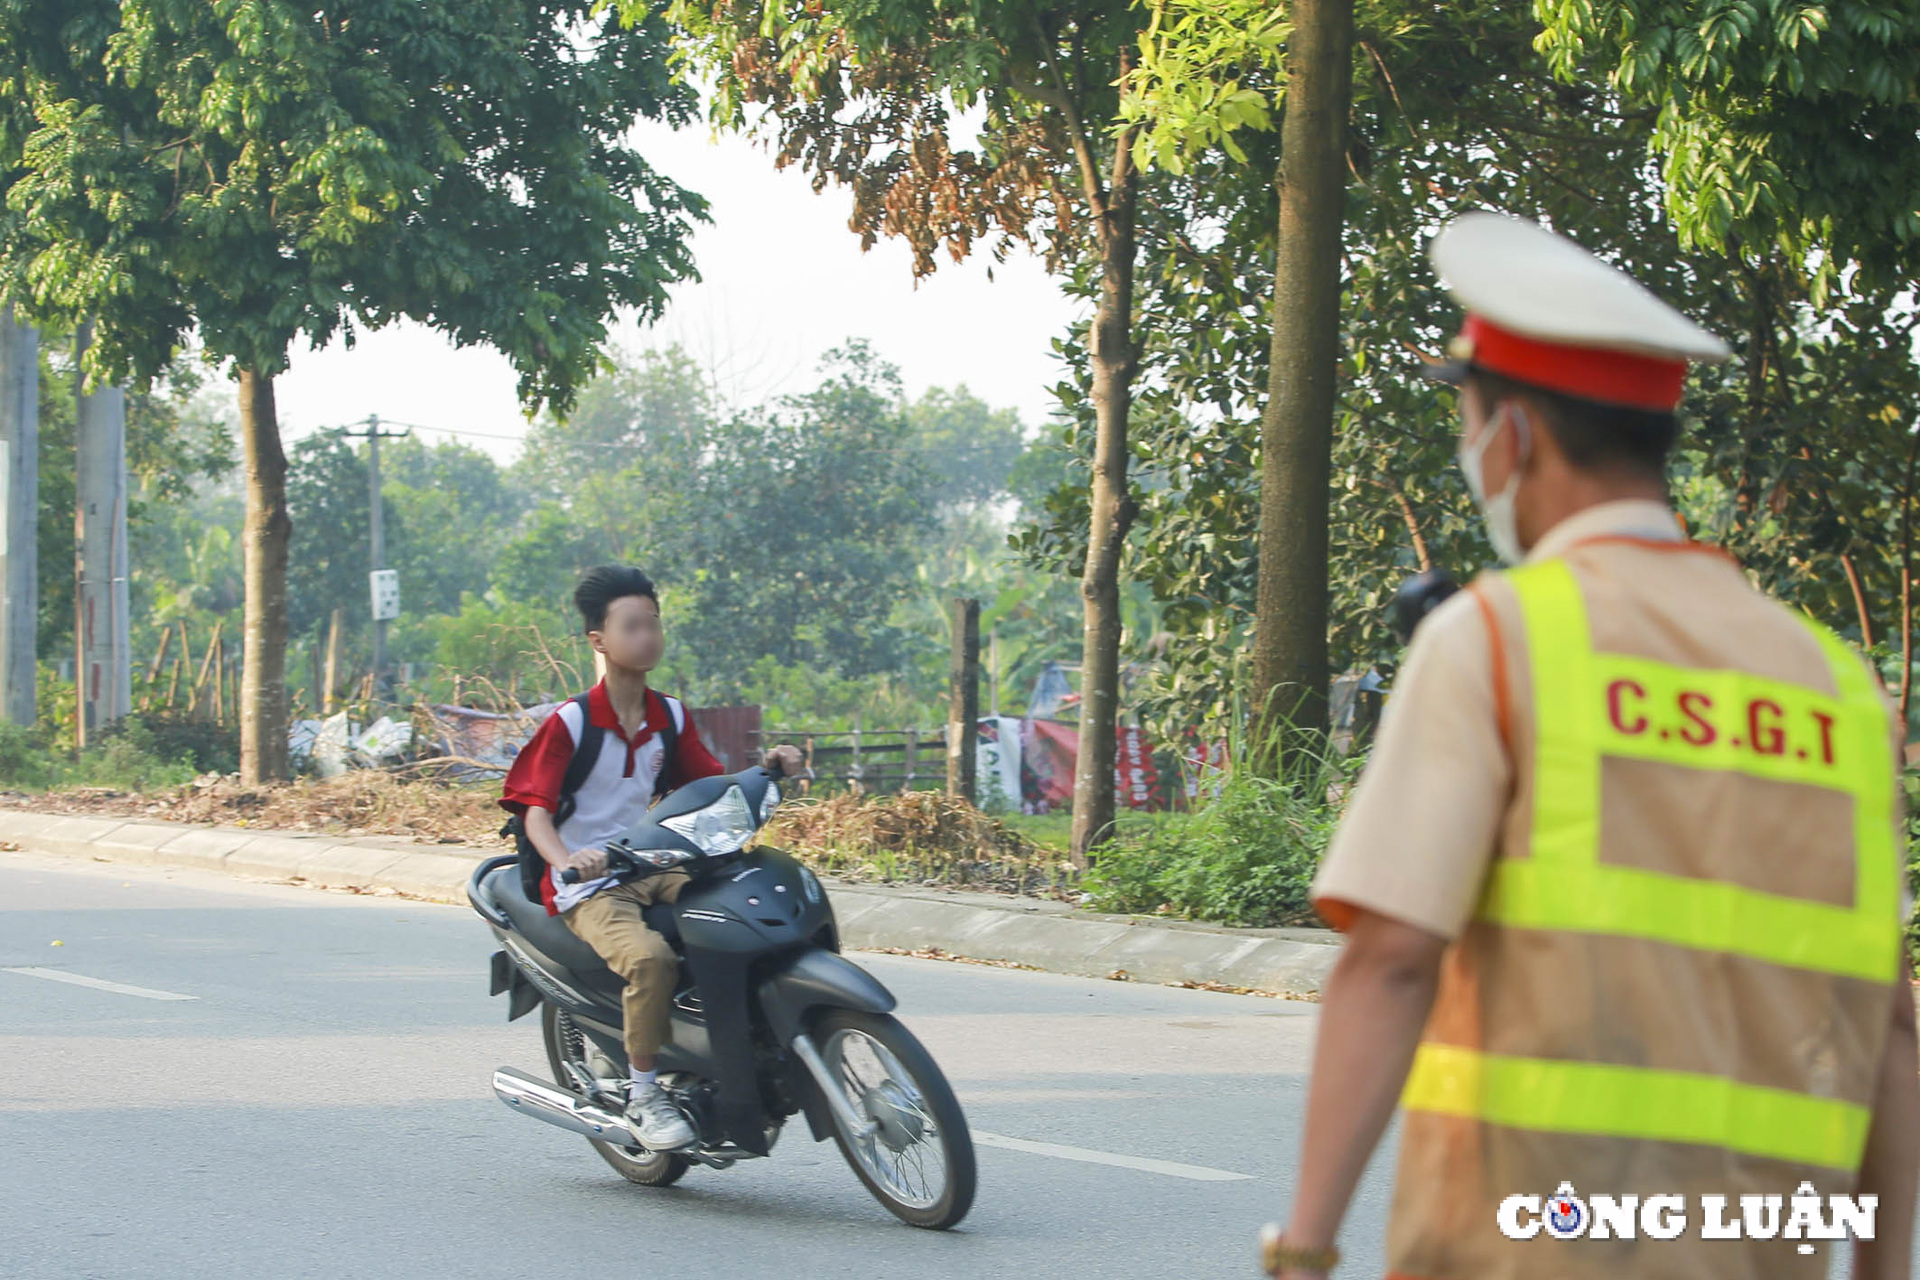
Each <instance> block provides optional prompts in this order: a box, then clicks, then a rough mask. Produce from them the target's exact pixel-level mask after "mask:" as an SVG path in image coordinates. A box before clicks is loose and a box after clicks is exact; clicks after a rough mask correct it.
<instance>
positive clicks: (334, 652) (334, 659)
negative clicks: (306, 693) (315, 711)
mask: <svg viewBox="0 0 1920 1280" xmlns="http://www.w3.org/2000/svg"><path fill="white" fill-rule="evenodd" d="M346 620H347V611H346V610H345V609H335V610H334V611H333V618H332V620H331V621H330V622H329V623H328V624H327V688H326V698H325V700H324V701H323V702H322V704H321V708H320V713H321V715H323V716H330V715H332V714H333V713H334V712H335V711H337V710H338V709H339V700H338V699H337V698H336V696H335V690H337V689H339V687H340V630H341V628H342V627H344V626H345V625H346Z"/></svg>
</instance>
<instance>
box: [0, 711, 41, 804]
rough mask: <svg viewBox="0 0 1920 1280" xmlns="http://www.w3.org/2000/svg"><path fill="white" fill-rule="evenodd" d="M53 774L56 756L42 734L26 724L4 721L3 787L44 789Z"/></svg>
mask: <svg viewBox="0 0 1920 1280" xmlns="http://www.w3.org/2000/svg"><path fill="white" fill-rule="evenodd" d="M53 776H54V767H53V759H52V757H51V756H49V755H48V753H47V748H46V745H45V743H44V742H43V741H42V740H41V737H40V735H39V734H38V733H36V732H35V731H34V730H33V729H31V728H29V727H28V726H26V725H19V724H14V723H13V722H11V721H8V720H0V787H7V788H11V789H13V790H16V791H44V790H46V788H47V786H48V785H49V784H50V783H51V782H52V781H53Z"/></svg>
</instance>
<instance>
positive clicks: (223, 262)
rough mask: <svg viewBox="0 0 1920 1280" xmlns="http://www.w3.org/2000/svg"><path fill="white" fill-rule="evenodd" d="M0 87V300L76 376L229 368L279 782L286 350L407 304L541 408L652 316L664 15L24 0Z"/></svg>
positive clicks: (414, 5) (540, 7) (556, 8)
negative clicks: (84, 345)
mask: <svg viewBox="0 0 1920 1280" xmlns="http://www.w3.org/2000/svg"><path fill="white" fill-rule="evenodd" d="M0 94H4V96H5V100H6V102H7V104H8V106H9V107H10V108H11V116H10V120H11V122H12V124H13V126H14V127H13V128H11V129H9V130H7V131H5V132H4V134H0V152H3V154H0V160H4V162H5V166H6V170H7V172H8V174H9V181H8V186H7V192H6V195H7V200H6V207H7V210H8V214H7V218H6V221H5V225H4V229H3V230H4V234H3V235H0V247H4V249H5V251H6V257H5V266H6V272H7V280H6V286H7V289H8V291H9V292H10V294H11V295H12V296H14V297H15V298H17V299H19V300H20V301H21V302H22V304H23V305H24V307H25V309H26V310H27V311H29V312H30V313H31V316H32V317H33V318H36V319H38V320H40V321H42V322H45V321H47V320H49V319H52V320H55V321H68V322H71V321H73V320H77V319H78V318H80V317H83V316H84V317H91V318H92V319H93V321H94V324H95V341H94V344H93V345H92V346H91V347H89V349H88V352H87V357H86V359H87V365H88V371H89V373H90V374H91V375H92V376H95V377H99V378H106V379H112V380H122V379H130V380H134V381H140V380H143V379H145V378H148V377H151V376H152V375H153V374H154V373H156V372H157V371H158V370H160V369H161V368H163V367H164V366H165V365H166V363H167V362H168V360H170V359H171V358H172V355H173V352H174V351H175V349H176V348H177V347H178V346H179V345H180V343H181V341H182V339H183V337H184V335H185V334H186V333H187V332H188V331H189V330H190V329H191V330H192V331H193V332H194V333H195V334H196V335H197V337H198V339H199V341H200V342H202V343H203V344H204V345H205V348H206V351H207V353H208V355H209V356H211V357H212V358H214V359H216V360H221V361H230V362H231V364H232V368H233V370H234V375H235V378H236V380H237V382H238V385H239V407H240V435H241V442H242V447H243V453H244V457H245V470H246V476H247V482H248V491H247V492H248V515H247V524H246V545H247V554H246V574H247V582H246V588H247V591H246V622H245V657H244V662H245V668H244V672H245V674H244V684H243V688H242V703H243V715H242V725H241V738H242V749H241V772H242V776H243V777H245V778H247V779H248V780H250V781H255V780H261V779H270V778H278V777H284V776H285V774H286V731H285V729H286V708H287V689H286V679H285V656H286V655H285V645H286V636H287V599H286V570H287V555H288V539H289V535H290V522H289V519H288V516H287V510H286V492H285V477H286V457H285V454H284V452H283V450H282V448H281V444H280V436H279V429H278V423H277V419H276V416H275V411H274V401H273V378H274V376H275V375H276V374H277V373H279V372H280V371H281V370H283V369H284V368H285V367H286V363H287V352H288V348H289V346H290V344H291V343H292V342H293V340H294V339H295V338H297V337H303V338H306V339H307V340H309V341H312V342H314V343H324V342H326V341H328V340H329V339H331V338H332V337H334V336H335V335H336V334H340V333H342V332H344V333H345V334H346V335H347V336H348V337H349V338H351V336H352V335H353V334H354V333H355V332H356V331H357V329H359V328H361V327H369V328H374V327H379V326H381V325H383V324H386V323H388V322H390V321H392V320H394V319H397V318H400V317H402V316H405V317H409V318H412V319H414V320H417V321H420V322H423V323H426V324H429V325H431V326H433V327H435V328H437V329H440V330H442V331H443V332H445V333H447V334H448V335H449V336H450V337H451V338H452V339H453V340H454V341H455V342H456V343H459V344H462V345H464V344H467V343H475V342H484V343H489V344H491V345H494V346H496V347H498V348H499V349H500V350H501V351H502V352H503V353H505V354H506V355H507V357H508V358H509V359H510V360H511V361H512V362H513V364H514V366H515V368H516V370H517V371H518V372H519V375H520V394H521V396H522V397H523V398H524V399H525V400H526V401H527V402H528V403H529V404H534V405H537V404H539V403H541V402H543V401H547V400H552V401H554V402H556V403H560V404H564V403H565V402H566V401H567V400H568V399H569V398H570V397H571V396H572V395H573V393H574V391H575V389H576V388H577V387H578V385H579V384H580V383H582V382H583V381H585V380H586V378H587V376H588V375H589V374H590V373H591V372H592V370H593V369H594V368H595V366H596V362H597V361H598V359H599V352H600V349H601V346H602V344H603V342H604V340H605V336H606V328H605V325H606V320H607V317H608V316H609V314H610V313H611V312H612V311H613V310H614V309H615V308H618V307H630V308H635V309H637V310H638V311H640V312H641V313H642V314H643V315H650V314H653V313H655V312H657V311H658V309H659V308H660V307H661V305H662V304H663V302H664V300H665V285H666V283H667V282H669V281H671V280H674V279H678V278H682V277H685V276H687V275H689V274H691V264H690V262H689V260H688V257H687V253H686V249H685V244H684V240H685V234H686V230H687V221H688V219H689V217H691V216H697V215H698V214H699V213H700V212H701V206H700V203H699V201H698V200H697V198H695V197H692V196H690V195H689V194H688V193H686V192H685V191H683V190H681V189H680V188H679V187H678V186H676V185H675V184H673V183H672V182H670V181H667V180H666V179H664V178H662V177H661V176H660V175H658V174H656V173H655V172H654V171H653V170H652V169H651V168H650V167H649V166H648V165H647V164H646V163H645V161H644V160H643V159H642V158H641V157H640V156H639V155H638V154H637V153H635V152H634V151H633V150H632V149H631V148H630V147H629V146H628V145H627V143H626V138H627V136H628V134H629V131H630V130H631V128H632V125H633V123H634V121H635V119H636V118H637V117H639V116H642V115H647V116H655V117H664V118H668V119H675V120H677V119H682V118H684V117H685V115H686V113H687V111H688V109H689V105H690V95H689V93H688V92H687V91H686V90H685V89H682V88H678V87H675V86H674V85H673V83H672V82H671V80H670V78H669V75H668V72H667V67H666V64H665V42H664V29H663V27H662V26H661V25H660V24H659V23H657V22H642V23H639V24H636V25H635V26H633V27H631V28H627V29H623V28H622V27H621V26H620V25H619V24H618V23H617V22H615V21H614V20H613V19H612V18H611V17H610V16H601V15H599V13H598V9H597V6H596V5H594V4H592V3H589V2H588V0H573V2H566V0H563V2H562V3H559V4H546V3H533V2H532V0H463V2H461V3H453V2H452V0H424V2H423V0H371V2H370V3H356V4H353V5H338V4H319V5H312V4H309V5H304V6H302V5H295V4H292V3H290V2H288V0H218V2H216V3H206V2H204V0H140V2H139V3H128V4H122V3H120V2H119V0H23V3H19V4H15V5H13V6H10V7H9V8H7V10H6V11H5V12H4V13H3V14H0ZM29 114H30V116H31V123H28V122H27V121H28V115H29Z"/></svg>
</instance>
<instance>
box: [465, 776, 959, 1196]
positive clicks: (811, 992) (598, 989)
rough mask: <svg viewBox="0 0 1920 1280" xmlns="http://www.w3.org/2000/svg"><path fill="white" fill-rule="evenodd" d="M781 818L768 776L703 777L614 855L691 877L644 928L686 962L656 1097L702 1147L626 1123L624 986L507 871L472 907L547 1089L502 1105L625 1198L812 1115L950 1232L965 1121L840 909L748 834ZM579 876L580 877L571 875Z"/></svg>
mask: <svg viewBox="0 0 1920 1280" xmlns="http://www.w3.org/2000/svg"><path fill="white" fill-rule="evenodd" d="M779 803H780V788H779V785H778V783H777V782H776V780H775V776H774V775H773V774H771V773H769V772H768V771H767V770H765V769H758V768H755V769H746V770H743V771H742V772H740V773H737V774H732V775H723V776H720V777H713V778H703V779H701V780H699V781H697V782H693V783H690V784H688V785H687V786H684V787H681V788H680V789H679V790H677V791H675V792H674V793H673V794H672V795H670V796H668V797H667V798H666V799H665V800H662V801H661V802H660V803H659V804H657V805H655V806H654V808H653V809H652V810H651V811H650V812H649V813H648V814H647V816H646V818H645V820H644V821H642V822H640V823H639V824H637V825H635V826H634V827H632V828H630V829H628V830H627V831H626V832H625V833H623V834H622V835H621V836H620V837H619V839H617V840H615V841H614V842H613V843H612V844H611V845H610V846H609V849H608V871H609V874H612V875H614V876H616V877H617V878H619V879H621V880H623V881H625V880H632V879H637V878H639V877H642V876H647V875H656V874H658V873H660V872H661V871H664V870H667V869H668V868H671V867H680V868H683V869H685V870H686V871H687V872H688V873H689V874H690V875H691V876H692V877H693V878H692V881H691V882H690V883H689V884H687V885H686V886H685V888H684V889H683V890H682V891H681V893H680V897H679V900H678V901H677V902H674V903H671V904H669V903H656V904H655V905H653V906H651V907H649V908H647V910H646V912H645V918H646V921H647V924H648V925H649V926H650V927H652V928H653V929H655V930H656V931H658V932H659V933H660V934H661V935H662V936H663V937H665V938H666V939H667V940H668V942H670V943H671V944H672V946H673V949H674V951H675V952H676V953H677V954H678V955H679V957H680V977H679V981H678V984H677V988H676V990H675V993H674V998H673V1014H672V1025H671V1031H670V1033H669V1036H668V1042H667V1044H666V1045H665V1046H664V1047H663V1048H662V1050H661V1052H660V1077H659V1078H660V1084H661V1086H662V1087H663V1088H664V1089H665V1090H666V1092H667V1095H668V1096H669V1097H670V1098H672V1100H673V1101H674V1103H675V1104H676V1105H677V1106H678V1107H679V1108H680V1109H681V1111H682V1112H684V1113H685V1115H686V1117H687V1120H688V1122H689V1123H690V1124H691V1125H692V1126H693V1130H694V1133H695V1134H696V1139H695V1141H694V1143H693V1144H692V1145H691V1146H689V1147H686V1148H684V1149H682V1150H677V1151H650V1150H648V1149H646V1148H645V1147H643V1146H641V1145H640V1143H639V1141H638V1140H637V1139H636V1138H635V1137H634V1135H633V1134H632V1133H631V1132H630V1131H629V1130H628V1128H627V1124H626V1121H625V1119H624V1118H623V1115H622V1111H623V1109H624V1107H625V1099H626V1084H627V1079H628V1071H627V1058H626V1050H625V1049H624V1047H623V1046H622V1042H621V1022H622V1017H621V1010H620V994H621V990H622V988H623V987H624V985H625V984H624V982H623V980H622V979H621V978H620V977H619V976H618V975H616V974H614V973H613V972H612V971H611V970H609V969H608V968H607V967H606V965H605V964H603V963H602V962H601V960H600V957H599V955H598V954H596V953H595V952H594V950H593V949H592V948H591V947H589V946H588V945H587V944H586V943H585V942H583V941H581V940H580V939H579V938H578V937H577V936H575V935H574V933H573V931H572V930H571V929H569V928H568V927H567V926H566V924H565V923H564V922H562V921H561V920H560V919H559V918H558V917H554V916H549V915H548V914H547V912H546V908H545V907H544V906H542V905H541V904H540V903H538V902H530V901H528V899H527V897H526V895H525V893H524V892H523V891H522V888H521V883H520V875H519V870H518V868H517V866H516V865H515V858H514V857H513V856H512V855H508V856H506V857H501V858H493V859H490V860H488V861H486V862H483V863H481V864H480V866H479V867H478V868H477V869H476V870H475V871H474V873H473V878H472V880H471V881H470V882H469V883H468V886H467V897H468V899H469V901H471V902H472V904H473V909H474V910H475V911H477V912H479V913H480V916H481V918H483V919H484V920H485V921H486V922H487V925H488V927H490V928H491V929H492V930H493V933H494V936H495V937H496V938H497V939H498V940H499V942H500V946H501V948H502V949H501V950H499V951H497V952H495V953H494V956H493V994H494V995H500V994H503V993H504V994H505V995H506V997H507V1017H508V1019H509V1020H512V1019H515V1018H519V1017H522V1016H523V1015H525V1014H527V1013H530V1012H531V1011H532V1010H533V1009H534V1008H535V1007H539V1008H540V1009H541V1029H542V1031H543V1032H544V1034H545V1037H546V1044H547V1063H548V1066H549V1068H550V1070H551V1072H552V1075H553V1083H552V1084H549V1083H547V1082H546V1081H544V1080H539V1079H535V1078H534V1077H532V1076H529V1075H526V1074H524V1073H522V1072H519V1071H515V1070H513V1069H512V1068H509V1067H502V1068H500V1069H499V1070H498V1071H496V1072H494V1076H493V1089H494V1092H495V1093H496V1094H497V1095H498V1096H499V1097H500V1100H501V1101H502V1102H504V1103H506V1104H507V1105H508V1106H509V1107H512V1108H513V1109H515V1110H517V1111H521V1112H523V1113H525V1114H527V1115H531V1116H534V1117H535V1118H537V1119H540V1120H544V1121H546V1122H547V1123H548V1124H553V1125H558V1126H559V1127H561V1128H563V1129H569V1130H572V1131H573V1132H575V1133H579V1134H583V1135H585V1136H586V1138H587V1139H588V1140H589V1141H590V1142H592V1144H593V1147H594V1150H596V1151H598V1152H599V1153H600V1154H601V1156H603V1157H604V1158H605V1159H606V1161H607V1163H608V1164H610V1165H612V1166H613V1167H614V1168H615V1169H616V1170H618V1171H619V1172H620V1174H621V1175H622V1176H623V1177H625V1178H627V1179H628V1180H629V1181H631V1182H637V1183H640V1184H642V1185H644V1186H654V1187H661V1186H667V1185H669V1184H671V1183H673V1182H676V1181H678V1180H679V1179H680V1177H681V1176H682V1175H684V1174H685V1173H686V1172H687V1170H688V1169H689V1168H690V1167H692V1166H693V1165H696V1164H699V1165H705V1166H708V1167H709V1168H714V1169H725V1168H728V1167H730V1166H731V1165H733V1164H734V1163H735V1162H737V1161H740V1160H748V1159H754V1158H758V1157H762V1156H766V1155H768V1154H769V1153H770V1152H771V1151H772V1149H773V1145H774V1141H775V1139H776V1138H778V1137H779V1135H780V1132H781V1130H782V1128H783V1127H784V1125H785V1124H786V1122H787V1120H788V1119H789V1118H790V1117H792V1116H793V1115H795V1114H804V1115H805V1116H806V1121H807V1126H808V1128H809V1130H810V1131H811V1133H812V1135H813V1139H814V1141H816V1142H818V1141H821V1140H823V1139H825V1138H826V1137H828V1136H829V1135H831V1136H832V1138H833V1140H834V1141H835V1143H837V1144H838V1146H839V1148H840V1152H841V1154H842V1155H844V1156H845V1157H846V1160H847V1163H848V1164H849V1165H851V1166H852V1168H853V1171H854V1174H855V1175H856V1176H857V1177H858V1178H859V1179H860V1181H861V1182H862V1183H863V1184H865V1186H866V1188H867V1190H868V1191H870V1192H871V1193H872V1194H873V1196H874V1198H875V1199H877V1200H879V1201H880V1203H881V1204H884V1205H885V1206H886V1207H887V1208H888V1209H890V1210H892V1211H893V1213H894V1214H896V1215H897V1216H898V1217H900V1218H901V1219H902V1220H903V1221H906V1222H908V1223H911V1224H912V1225H914V1226H916V1227H928V1228H933V1229H945V1228H947V1227H951V1226H953V1225H954V1224H955V1223H957V1222H959V1221H960V1220H961V1219H962V1218H964V1217H965V1216H966V1214H967V1210H968V1208H970V1207H971V1205H972V1203H973V1192H974V1181H975V1169H974V1153H973V1140H972V1138H971V1136H970V1135H969V1133H968V1131H967V1122H966V1117H965V1116H964V1115H962V1114H961V1111H960V1104H959V1102H958V1101H957V1100H956V1099H955V1098H954V1096H953V1090H952V1089H951V1088H950V1087H949V1086H948V1084H947V1080H946V1077H945V1076H944V1075H942V1074H941V1071H940V1068H939V1066H938V1065H937V1064H936V1063H935V1062H934V1060H933V1058H932V1056H931V1055H930V1054H928V1052H927V1051H926V1049H924V1048H923V1047H922V1046H921V1044H920V1042H919V1041H918V1040H916V1039H915V1038H914V1037H913V1034H912V1033H911V1032H909V1031H908V1030H907V1029H906V1028H905V1027H904V1026H902V1025H901V1024H900V1022H899V1020H898V1019H896V1018H894V1017H893V1016H892V1011H893V1009H894V1006H895V1003H896V1002H895V1000H894V998H893V995H892V994H891V993H890V992H888V990H887V989H886V988H885V987H884V986H882V985H881V984H880V983H879V982H878V981H876V980H875V979H874V978H873V977H872V975H870V974H868V973H867V971H866V970H864V969H862V968H860V967H859V966H857V965H855V964H854V963H852V962H851V961H849V960H846V959H844V958H842V957H841V955H840V954H839V951H840V938H839V931H838V928H837V927H836V925H835V922H834V915H833V908H832V906H831V904H829V903H828V901H827V896H826V893H825V892H824V891H823V890H822V888H821V885H820V881H819V880H818V879H817V878H816V877H815V876H814V874H813V872H812V871H810V870H808V869H807V868H806V867H805V866H802V865H801V864H800V863H799V862H797V861H796V860H795V859H793V858H792V857H790V856H788V855H787V854H784V853H781V852H779V851H777V850H774V849H770V848H751V847H749V845H750V842H751V841H752V839H753V836H754V833H755V832H756V831H758V829H759V828H760V827H761V826H762V825H764V824H765V822H766V820H767V819H768V817H770V816H771V815H772V813H773V810H774V808H775V806H777V805H778V804H779ZM566 874H567V876H568V877H572V876H573V875H574V874H575V873H573V872H572V871H569V872H567V873H566Z"/></svg>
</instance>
